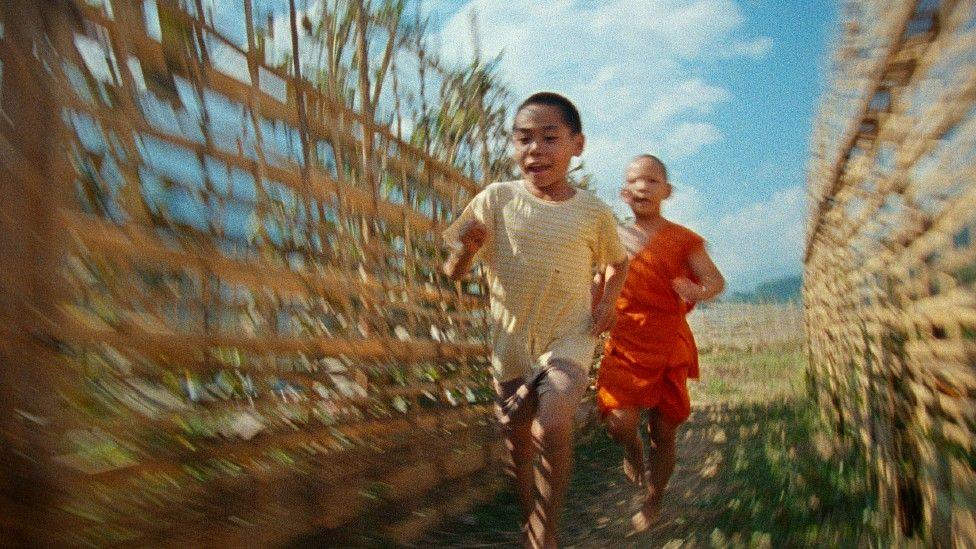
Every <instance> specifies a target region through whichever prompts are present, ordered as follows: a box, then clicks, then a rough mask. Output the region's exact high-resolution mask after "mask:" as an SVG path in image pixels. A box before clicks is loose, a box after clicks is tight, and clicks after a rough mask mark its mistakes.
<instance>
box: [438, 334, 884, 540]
mask: <svg viewBox="0 0 976 549" xmlns="http://www.w3.org/2000/svg"><path fill="white" fill-rule="evenodd" d="M804 367H805V358H804V355H803V354H802V353H801V352H800V351H777V352H757V353H743V352H727V353H714V354H709V355H706V356H703V357H702V382H701V383H698V384H694V383H693V384H691V387H692V402H693V405H694V408H695V409H694V412H693V414H692V417H691V419H690V420H689V421H688V422H687V423H686V424H684V425H683V426H682V428H681V430H680V431H679V435H678V439H679V440H678V452H679V457H678V470H677V471H676V473H675V476H674V477H673V478H672V483H671V485H670V486H669V489H668V494H667V495H666V497H665V502H664V505H665V509H664V512H663V515H662V520H661V521H660V522H659V524H658V525H657V526H655V527H654V528H652V529H651V530H649V531H648V532H644V533H640V534H635V533H634V532H633V531H632V529H631V527H630V515H631V514H632V513H633V512H634V511H635V510H636V508H637V506H638V505H639V503H640V499H641V495H640V493H639V492H638V491H637V490H636V489H635V488H633V487H631V486H630V485H629V484H627V483H626V482H625V481H624V478H623V474H622V472H621V468H620V463H621V459H622V455H623V454H622V451H621V449H620V447H619V446H617V445H616V444H614V443H613V442H612V441H611V440H610V439H609V438H608V437H607V436H606V434H605V432H603V430H602V429H599V428H598V430H597V431H596V432H594V433H592V435H591V436H586V437H581V443H580V444H579V445H578V446H577V448H576V466H575V468H574V475H573V480H572V485H571V487H570V493H569V495H568V497H567V501H568V505H567V509H566V515H565V518H564V527H563V543H564V545H565V546H567V547H569V546H577V547H609V546H613V547H669V548H675V547H859V546H868V545H872V544H877V542H876V541H875V540H874V536H873V534H872V532H873V522H874V517H875V515H874V514H873V513H872V511H871V510H872V509H873V501H872V497H873V496H872V495H871V494H872V493H871V490H870V489H869V486H868V483H867V481H866V479H865V477H864V475H863V470H864V468H863V463H861V462H860V458H859V457H858V455H857V454H856V452H851V451H848V450H846V449H844V448H843V447H840V446H839V445H838V444H836V443H835V441H834V437H833V436H832V435H830V434H828V432H827V431H826V430H824V429H823V428H822V426H821V424H820V421H819V414H818V413H817V411H816V410H815V409H814V408H813V407H812V405H811V404H810V403H809V402H808V401H807V400H806V399H805V396H804V395H805V387H804V384H803V379H804ZM517 521H518V509H517V505H516V502H515V499H514V496H513V494H512V492H511V491H504V492H503V493H501V494H500V495H499V496H498V498H497V499H496V501H495V502H494V503H493V504H491V505H487V506H483V507H481V508H479V509H476V510H474V511H473V512H472V513H471V514H469V515H468V516H467V517H465V523H463V524H462V523H458V522H455V523H453V524H447V525H444V526H443V527H442V528H441V529H440V530H439V531H438V532H435V533H433V534H432V535H431V536H430V537H429V538H428V539H427V540H425V541H424V542H423V543H421V544H420V546H452V547H506V546H513V545H514V544H516V543H517V541H518V539H519V537H518V527H517ZM872 542H873V543H872Z"/></svg>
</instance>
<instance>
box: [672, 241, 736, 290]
mask: <svg viewBox="0 0 976 549" xmlns="http://www.w3.org/2000/svg"><path fill="white" fill-rule="evenodd" d="M688 266H689V267H691V272H693V273H695V277H696V278H698V280H700V281H701V284H695V283H694V282H692V281H691V280H689V279H687V278H685V277H680V278H676V279H674V281H672V283H671V285H672V286H673V287H674V291H675V292H677V293H678V295H679V296H681V299H684V300H685V301H688V302H692V301H707V300H709V299H712V298H713V297H715V296H717V295H718V294H720V293H722V291H723V290H725V278H724V277H723V276H722V273H720V272H719V271H718V267H716V266H715V263H713V262H712V258H711V257H709V256H708V252H707V251H705V247H704V246H699V247H698V249H696V250H695V251H693V252H692V253H691V255H689V256H688Z"/></svg>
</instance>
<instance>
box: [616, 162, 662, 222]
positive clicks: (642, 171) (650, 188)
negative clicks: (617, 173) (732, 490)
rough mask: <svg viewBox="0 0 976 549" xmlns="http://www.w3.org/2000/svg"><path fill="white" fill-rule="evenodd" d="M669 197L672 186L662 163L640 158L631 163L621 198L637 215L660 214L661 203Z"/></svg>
mask: <svg viewBox="0 0 976 549" xmlns="http://www.w3.org/2000/svg"><path fill="white" fill-rule="evenodd" d="M669 196H671V184H670V183H668V180H667V178H666V177H665V175H664V169H663V168H662V167H661V164H660V163H658V162H656V161H654V160H652V159H650V158H638V159H637V160H634V161H633V162H631V163H630V167H628V168H627V176H626V183H624V188H623V189H622V190H621V191H620V197H621V198H623V199H624V202H626V203H627V205H628V206H630V209H631V210H633V211H634V213H635V214H637V215H642V214H643V215H647V214H657V213H660V211H661V202H662V201H664V200H665V199H666V198H668V197H669Z"/></svg>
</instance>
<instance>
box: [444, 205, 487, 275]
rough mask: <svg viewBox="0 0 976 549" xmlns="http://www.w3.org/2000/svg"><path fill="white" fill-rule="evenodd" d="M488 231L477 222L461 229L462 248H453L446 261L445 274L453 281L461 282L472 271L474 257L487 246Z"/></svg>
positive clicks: (474, 221) (470, 222)
mask: <svg viewBox="0 0 976 549" xmlns="http://www.w3.org/2000/svg"><path fill="white" fill-rule="evenodd" d="M487 237H488V229H487V227H485V225H484V224H483V223H481V222H479V221H477V220H474V219H472V220H471V221H468V222H467V223H466V224H465V225H464V227H463V228H462V229H461V234H460V241H461V247H460V248H453V249H452V250H451V254H450V255H449V256H448V257H447V260H446V261H444V266H443V269H444V274H446V275H447V277H448V278H450V279H451V280H461V279H462V278H464V277H465V275H467V274H468V272H469V271H470V270H471V263H472V261H474V256H475V255H476V254H477V253H478V250H480V249H481V247H482V246H484V244H485V240H486V239H487Z"/></svg>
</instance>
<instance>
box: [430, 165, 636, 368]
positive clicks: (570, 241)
mask: <svg viewBox="0 0 976 549" xmlns="http://www.w3.org/2000/svg"><path fill="white" fill-rule="evenodd" d="M472 219H477V220H478V221H480V222H482V223H484V224H485V226H486V227H487V228H488V238H487V240H486V242H485V244H484V246H482V248H481V250H480V251H479V252H478V256H476V259H480V260H481V261H482V262H483V264H484V265H485V271H486V275H487V280H488V287H489V291H490V298H491V322H492V367H493V369H494V374H495V377H496V379H498V380H499V381H507V380H510V379H514V378H516V377H518V376H528V375H532V374H533V373H534V372H535V371H537V370H538V368H540V367H541V366H543V365H544V364H545V363H547V362H548V361H550V360H552V359H555V358H560V359H566V360H570V361H572V362H574V363H576V364H579V365H580V366H581V367H583V368H584V369H588V368H589V366H590V363H591V362H592V358H593V347H594V345H595V343H596V340H595V338H593V337H592V336H591V335H590V328H591V324H592V317H591V311H590V283H591V281H592V280H593V268H594V267H599V268H603V267H604V266H606V265H608V264H613V263H619V262H621V261H624V260H626V259H627V252H626V250H624V248H623V246H622V245H621V243H620V238H619V237H618V236H617V229H616V220H615V219H614V217H613V213H612V212H611V211H610V208H609V207H608V206H607V205H606V204H604V203H603V202H602V201H600V199H598V198H597V197H596V196H595V195H593V194H592V193H590V192H587V191H583V190H577V192H576V194H575V195H574V196H573V197H572V198H570V199H568V200H564V201H560V202H551V201H547V200H543V199H541V198H538V197H536V196H534V195H532V194H531V193H530V192H529V191H528V190H527V189H526V188H525V185H524V183H523V182H522V181H509V182H504V183H493V184H491V185H489V186H487V187H485V188H484V189H483V190H482V191H481V192H480V193H478V195H477V196H475V197H474V198H473V199H472V200H471V202H470V203H469V204H468V206H467V207H466V208H465V209H464V211H463V212H462V213H461V215H460V216H458V218H457V219H456V220H455V221H454V223H452V224H451V226H450V227H448V229H447V230H446V231H444V235H443V236H444V241H445V243H446V244H447V245H449V246H452V247H455V248H459V247H460V246H461V242H460V231H461V229H462V228H463V226H464V225H465V224H466V223H467V222H468V221H470V220H472Z"/></svg>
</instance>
